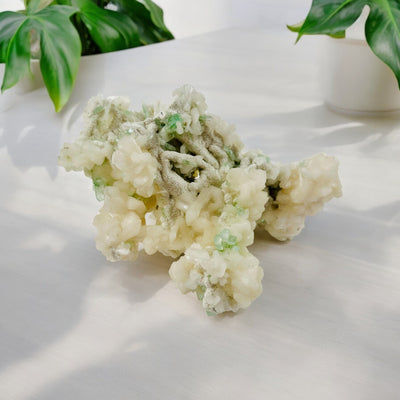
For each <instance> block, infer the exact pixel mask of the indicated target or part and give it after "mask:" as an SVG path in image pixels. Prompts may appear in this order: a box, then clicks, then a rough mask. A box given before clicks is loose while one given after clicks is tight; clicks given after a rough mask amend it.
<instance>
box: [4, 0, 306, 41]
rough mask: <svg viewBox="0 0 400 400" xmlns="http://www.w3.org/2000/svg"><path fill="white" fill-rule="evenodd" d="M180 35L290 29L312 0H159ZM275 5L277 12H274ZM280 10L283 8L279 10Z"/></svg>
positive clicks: (9, 3) (10, 2) (12, 1)
mask: <svg viewBox="0 0 400 400" xmlns="http://www.w3.org/2000/svg"><path fill="white" fill-rule="evenodd" d="M155 2H156V3H157V4H158V5H159V6H160V7H162V8H163V10H164V16H165V22H166V25H167V26H168V28H169V29H170V30H171V31H172V33H173V34H174V35H175V37H176V38H182V37H186V36H191V35H196V34H200V33H205V32H210V31H214V30H218V29H223V28H229V27H234V26H253V27H260V28H273V29H286V24H294V23H297V22H299V21H301V20H302V19H304V18H305V16H306V14H307V11H308V9H309V7H310V5H311V0H201V1H199V0H155ZM271 6H273V9H274V13H273V14H272V13H270V8H271ZM22 7H23V1H22V0H0V11H5V10H18V9H21V8H22ZM277 10H278V11H279V12H277Z"/></svg>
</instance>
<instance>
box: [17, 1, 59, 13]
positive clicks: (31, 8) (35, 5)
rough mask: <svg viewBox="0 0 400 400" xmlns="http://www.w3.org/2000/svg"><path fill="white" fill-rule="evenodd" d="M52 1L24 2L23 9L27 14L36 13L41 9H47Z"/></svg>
mask: <svg viewBox="0 0 400 400" xmlns="http://www.w3.org/2000/svg"><path fill="white" fill-rule="evenodd" d="M52 2H53V0H25V2H24V3H25V8H26V11H27V13H28V14H33V13H35V12H38V11H39V10H41V9H42V8H45V7H47V6H48V5H49V4H50V3H52Z"/></svg>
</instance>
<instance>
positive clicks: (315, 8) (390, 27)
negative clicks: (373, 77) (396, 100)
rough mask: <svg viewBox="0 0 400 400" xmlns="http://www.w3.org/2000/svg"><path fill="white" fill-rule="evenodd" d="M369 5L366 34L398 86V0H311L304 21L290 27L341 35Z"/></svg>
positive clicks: (399, 22)
mask: <svg viewBox="0 0 400 400" xmlns="http://www.w3.org/2000/svg"><path fill="white" fill-rule="evenodd" d="M365 6H368V7H369V15H368V18H367V21H366V23H365V37H366V39H367V42H368V44H369V46H370V47H371V49H372V51H373V52H374V53H375V54H376V56H377V57H379V58H380V59H381V60H382V61H383V62H384V63H386V64H387V65H388V66H389V67H390V68H391V69H392V71H393V72H394V74H395V75H396V78H397V81H398V83H399V86H400V1H399V0H313V2H312V5H311V9H310V11H309V13H308V15H307V17H306V19H305V21H304V22H303V23H301V24H298V25H297V26H296V25H294V26H289V29H291V30H292V31H294V32H298V38H297V40H299V39H300V38H301V37H302V36H303V35H315V34H327V35H333V36H339V37H342V36H343V32H344V31H345V30H346V29H347V28H348V27H349V26H350V25H352V24H353V23H354V22H355V21H356V20H357V18H358V17H359V16H360V14H361V12H362V10H363V8H364V7H365Z"/></svg>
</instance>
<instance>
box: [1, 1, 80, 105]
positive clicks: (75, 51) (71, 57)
mask: <svg viewBox="0 0 400 400" xmlns="http://www.w3.org/2000/svg"><path fill="white" fill-rule="evenodd" d="M38 3H39V1H31V2H30V5H31V7H28V8H27V10H26V13H25V14H22V13H17V12H5V13H1V14H0V42H1V46H0V58H1V61H2V62H5V63H6V68H5V72H4V78H3V83H2V86H1V90H2V91H4V90H6V89H9V88H10V87H12V86H14V85H15V84H16V83H17V82H18V81H19V80H20V79H22V78H23V77H24V76H25V75H26V74H28V73H29V71H30V59H31V32H32V31H35V32H36V33H37V35H38V36H39V42H40V52H41V56H40V69H41V72H42V75H43V80H44V83H45V85H46V88H47V90H48V92H49V95H50V98H51V99H52V101H53V103H54V106H55V109H56V111H59V110H60V109H61V108H62V107H63V106H64V105H65V103H66V102H67V101H68V98H69V96H70V94H71V91H72V87H73V85H74V81H75V77H76V74H77V72H78V68H79V60H80V54H81V42H80V39H79V35H78V33H77V31H76V30H75V28H74V26H73V25H72V24H71V22H70V16H71V15H72V14H73V13H75V12H76V9H75V8H73V7H69V6H61V5H55V6H50V7H46V8H43V9H39V8H37V4H38Z"/></svg>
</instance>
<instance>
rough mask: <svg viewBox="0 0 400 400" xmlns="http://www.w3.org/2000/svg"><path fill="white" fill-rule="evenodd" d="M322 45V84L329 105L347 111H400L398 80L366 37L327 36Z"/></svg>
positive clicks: (379, 112) (352, 112)
mask: <svg viewBox="0 0 400 400" xmlns="http://www.w3.org/2000/svg"><path fill="white" fill-rule="evenodd" d="M324 48H325V54H324V59H323V62H322V64H323V66H322V71H321V72H322V88H323V96H324V100H325V103H326V105H327V106H328V107H330V108H332V109H334V110H335V111H339V112H344V113H350V114H368V115H386V114H387V113H393V112H398V111H400V90H399V87H398V84H397V80H396V78H395V76H394V74H393V72H392V71H391V70H390V68H389V67H388V66H387V65H386V64H384V63H383V62H382V61H381V60H380V59H378V57H376V56H375V54H374V53H373V52H372V50H371V49H370V48H369V46H368V44H367V43H366V41H365V40H363V39H347V38H346V39H332V38H330V37H327V38H326V41H325V43H324Z"/></svg>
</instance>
